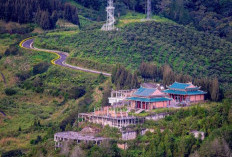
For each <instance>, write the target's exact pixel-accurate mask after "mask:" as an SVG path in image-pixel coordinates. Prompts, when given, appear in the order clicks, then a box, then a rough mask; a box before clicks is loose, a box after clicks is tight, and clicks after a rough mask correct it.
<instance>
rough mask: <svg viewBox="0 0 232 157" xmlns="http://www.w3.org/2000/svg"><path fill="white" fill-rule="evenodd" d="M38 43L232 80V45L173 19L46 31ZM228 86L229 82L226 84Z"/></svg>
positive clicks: (129, 63)
mask: <svg viewBox="0 0 232 157" xmlns="http://www.w3.org/2000/svg"><path fill="white" fill-rule="evenodd" d="M36 46H38V47H47V48H56V49H63V48H64V47H67V48H68V49H67V50H69V51H70V52H71V56H70V57H71V59H72V62H73V63H74V61H73V60H75V58H76V59H77V61H78V60H79V59H80V58H82V59H83V58H84V59H87V60H92V61H96V62H100V63H107V64H116V63H122V64H124V65H125V66H127V67H129V68H131V69H134V70H135V69H137V67H138V66H139V65H140V63H141V62H142V61H148V62H153V63H156V64H158V65H162V64H165V63H168V64H170V65H171V66H172V67H173V68H174V70H175V71H177V72H182V73H185V74H190V75H192V76H194V77H205V76H209V77H215V76H217V77H218V78H219V80H220V82H222V83H224V84H226V83H229V84H230V83H231V82H232V80H231V74H232V69H231V67H232V51H231V50H232V44H231V43H230V42H228V41H226V40H223V39H221V38H218V37H216V36H213V35H210V34H207V33H203V32H198V31H195V30H193V29H190V28H186V27H184V26H181V25H178V24H173V23H170V22H145V23H131V24H129V25H126V26H125V27H122V28H120V30H119V31H115V32H102V31H100V30H99V29H98V28H97V29H93V30H88V31H81V32H80V33H78V34H72V35H70V34H69V35H68V36H66V35H49V34H45V35H42V36H40V37H39V38H37V39H36ZM226 86H227V85H226Z"/></svg>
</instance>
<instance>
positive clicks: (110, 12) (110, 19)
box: [101, 0, 115, 31]
mask: <svg viewBox="0 0 232 157" xmlns="http://www.w3.org/2000/svg"><path fill="white" fill-rule="evenodd" d="M114 9H115V8H114V2H113V0H108V5H107V7H106V12H107V20H106V24H104V25H103V26H102V28H101V29H102V30H103V31H111V30H114V29H115V27H114V23H115V18H114Z"/></svg>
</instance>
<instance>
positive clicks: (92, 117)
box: [78, 107, 144, 128]
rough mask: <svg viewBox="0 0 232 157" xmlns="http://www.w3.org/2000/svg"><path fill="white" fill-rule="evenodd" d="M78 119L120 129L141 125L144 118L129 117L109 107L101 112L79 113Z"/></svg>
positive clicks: (123, 112) (125, 113)
mask: <svg viewBox="0 0 232 157" xmlns="http://www.w3.org/2000/svg"><path fill="white" fill-rule="evenodd" d="M78 118H79V119H82V120H83V121H88V122H91V123H96V124H101V125H103V126H106V125H109V126H110V127H116V128H122V127H127V126H129V125H136V124H138V123H143V122H144V118H138V117H135V116H129V115H128V113H127V112H125V111H122V110H120V111H116V110H115V109H113V108H111V107H105V108H103V109H101V110H95V111H94V112H91V113H79V114H78Z"/></svg>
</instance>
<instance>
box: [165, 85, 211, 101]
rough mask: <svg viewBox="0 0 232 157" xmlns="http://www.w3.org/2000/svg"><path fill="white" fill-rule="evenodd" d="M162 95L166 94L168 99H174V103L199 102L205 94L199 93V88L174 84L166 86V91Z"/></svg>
mask: <svg viewBox="0 0 232 157" xmlns="http://www.w3.org/2000/svg"><path fill="white" fill-rule="evenodd" d="M163 93H166V94H168V96H169V98H172V99H174V100H175V101H176V102H183V101H185V102H200V101H204V100H205V97H204V95H205V94H206V92H204V91H201V90H200V87H197V86H195V85H193V84H192V83H191V82H190V83H179V82H174V83H173V84H172V85H170V86H168V89H167V90H164V91H163Z"/></svg>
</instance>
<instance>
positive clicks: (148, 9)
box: [146, 0, 151, 20]
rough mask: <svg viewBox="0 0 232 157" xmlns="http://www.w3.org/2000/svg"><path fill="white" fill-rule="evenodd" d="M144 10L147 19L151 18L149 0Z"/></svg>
mask: <svg viewBox="0 0 232 157" xmlns="http://www.w3.org/2000/svg"><path fill="white" fill-rule="evenodd" d="M146 12H147V20H150V19H151V0H147V8H146Z"/></svg>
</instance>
